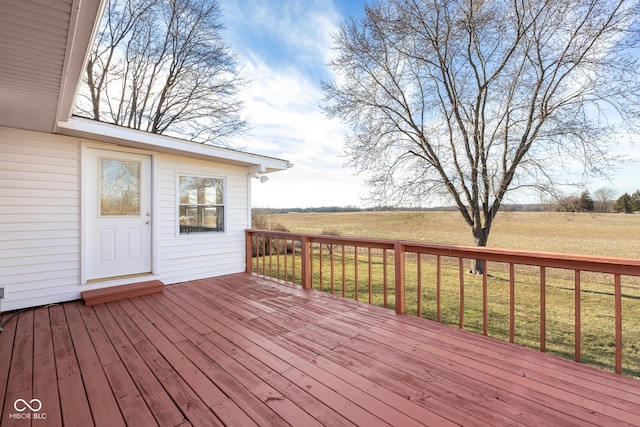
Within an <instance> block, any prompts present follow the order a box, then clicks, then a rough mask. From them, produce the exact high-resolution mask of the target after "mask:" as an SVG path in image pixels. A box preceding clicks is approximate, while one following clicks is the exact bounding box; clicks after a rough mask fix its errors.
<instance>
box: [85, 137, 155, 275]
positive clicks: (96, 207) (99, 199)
mask: <svg viewBox="0 0 640 427" xmlns="http://www.w3.org/2000/svg"><path fill="white" fill-rule="evenodd" d="M84 166H85V167H84V173H83V175H84V179H85V197H84V200H85V202H84V203H85V216H84V219H85V223H84V235H85V239H84V242H85V248H84V253H85V279H86V280H95V279H107V278H114V277H120V276H128V275H134V274H143V273H151V244H152V243H151V218H152V215H151V157H150V156H146V155H141V154H132V153H125V152H119V151H106V150H98V149H94V148H87V150H86V152H85V163H84Z"/></svg>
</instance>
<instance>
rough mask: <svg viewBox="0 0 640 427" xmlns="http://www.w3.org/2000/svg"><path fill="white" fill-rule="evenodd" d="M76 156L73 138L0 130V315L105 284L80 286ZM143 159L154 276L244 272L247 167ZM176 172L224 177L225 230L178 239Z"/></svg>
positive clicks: (177, 278)
mask: <svg viewBox="0 0 640 427" xmlns="http://www.w3.org/2000/svg"><path fill="white" fill-rule="evenodd" d="M91 146H94V147H100V148H104V149H109V147H110V145H104V146H102V145H98V144H96V143H94V142H91ZM80 153H81V145H80V140H78V139H76V138H72V137H64V136H58V135H51V134H46V133H38V132H29V131H22V130H16V129H8V128H0V287H3V288H4V291H5V298H4V299H2V300H0V311H2V312H4V311H9V310H14V309H18V308H23V307H33V306H38V305H43V304H49V303H54V302H61V301H68V300H73V299H77V298H79V297H80V292H81V291H83V290H88V289H94V288H96V287H101V286H104V285H101V284H99V283H94V284H91V285H80V281H81V278H80V277H81V276H80V270H81V268H82V261H81V257H82V254H81V250H80V236H81V230H80V217H81V207H80V200H81V199H80V198H81V195H80V193H81V184H80V169H81V166H80V164H81V160H80ZM148 154H151V155H154V157H155V164H154V168H155V172H154V177H155V178H154V179H155V187H154V205H155V207H156V210H157V212H156V213H155V216H154V218H155V219H156V221H157V224H156V228H155V235H154V238H153V239H154V240H153V242H154V243H153V244H154V273H155V274H156V276H157V277H158V278H159V279H160V280H162V281H164V282H165V283H166V284H170V283H177V282H182V281H188V280H195V279H201V278H205V277H212V276H218V275H223V274H231V273H237V272H241V271H244V268H245V265H244V262H245V258H244V250H245V248H244V244H245V243H244V242H245V240H244V230H245V228H247V227H248V225H249V222H250V221H249V211H248V208H247V207H248V197H249V192H248V180H247V173H248V171H247V168H245V167H239V166H231V165H225V164H219V163H213V162H207V161H202V160H193V159H188V158H184V157H179V156H173V155H167V154H161V153H152V152H148ZM177 174H197V175H208V176H218V177H224V178H225V180H226V204H225V210H226V231H225V232H223V233H194V234H191V235H179V234H178V231H177V215H178V198H177V194H176V193H177V182H176V176H177ZM109 283H110V284H115V282H109Z"/></svg>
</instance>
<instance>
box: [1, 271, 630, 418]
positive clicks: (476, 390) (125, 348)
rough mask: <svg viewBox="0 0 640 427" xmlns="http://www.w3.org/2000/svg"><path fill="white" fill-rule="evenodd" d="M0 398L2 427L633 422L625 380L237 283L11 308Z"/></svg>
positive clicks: (215, 281) (259, 284)
mask: <svg viewBox="0 0 640 427" xmlns="http://www.w3.org/2000/svg"><path fill="white" fill-rule="evenodd" d="M9 316H10V314H9V313H6V314H3V315H2V316H0V317H1V319H2V321H5V320H7V319H8V318H9ZM0 392H2V393H3V398H2V400H1V403H0V414H2V419H1V420H0V424H2V426H3V427H4V426H5V425H7V426H13V425H16V426H28V425H39V424H38V422H37V421H36V420H33V421H30V420H24V419H20V420H18V419H10V418H9V416H10V414H12V413H14V412H15V409H14V402H15V401H16V399H25V400H26V401H29V400H30V399H36V398H37V399H40V400H42V404H43V411H45V410H46V414H47V419H48V421H49V423H50V424H51V423H52V424H51V425H59V424H60V423H61V422H62V423H63V424H64V425H65V426H72V425H83V426H85V425H87V426H90V425H96V426H98V425H125V424H126V425H136V426H147V425H148V426H151V425H162V426H184V427H186V426H202V425H207V426H209V425H213V426H215V425H220V426H222V425H225V426H234V425H235V426H250V425H256V426H283V425H293V426H321V425H329V426H354V425H364V426H367V427H369V426H371V427H373V426H388V425H394V426H418V425H432V426H433V425H435V426H449V425H473V426H482V425H486V426H492V425H514V426H516V425H517V426H521V425H530V426H540V425H567V426H570V425H580V426H588V425H607V426H616V425H620V426H624V425H640V382H639V381H638V380H636V379H632V378H627V377H623V376H620V375H615V374H613V373H609V372H605V371H602V370H598V369H596V368H592V367H589V366H585V365H580V364H578V363H575V362H571V361H567V360H562V359H559V358H556V357H553V356H550V355H546V354H542V353H539V352H536V351H533V350H530V349H526V348H522V347H519V346H516V345H512V344H509V343H504V342H500V341H498V340H495V339H492V338H487V337H483V336H479V335H476V334H473V333H469V332H466V331H460V330H457V329H455V328H451V327H448V326H445V325H441V324H437V323H434V322H431V321H429V320H425V319H419V318H416V317H411V316H398V315H396V314H395V313H394V312H393V311H391V310H385V309H382V308H379V307H372V306H368V305H365V304H361V303H358V302H355V301H350V300H344V299H342V298H340V297H336V296H332V295H328V294H322V293H319V292H316V291H309V290H303V289H301V288H300V287H297V286H293V285H288V284H284V283H281V282H277V281H272V280H267V279H263V278H258V277H256V276H252V275H248V274H236V275H229V276H223V277H219V278H212V279H206V280H198V281H192V282H186V283H182V284H177V285H170V286H167V287H166V288H165V291H164V292H163V293H156V294H151V295H144V296H135V297H132V298H127V299H123V300H119V301H115V302H107V303H104V304H96V305H93V306H85V305H84V304H83V303H82V301H74V302H69V303H65V304H61V305H58V306H52V307H46V308H39V309H35V310H28V311H25V312H23V313H20V314H19V315H18V316H17V317H16V318H14V319H12V320H10V321H9V323H8V324H7V325H6V326H5V328H4V332H3V333H2V334H0Z"/></svg>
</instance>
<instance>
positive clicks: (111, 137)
mask: <svg viewBox="0 0 640 427" xmlns="http://www.w3.org/2000/svg"><path fill="white" fill-rule="evenodd" d="M57 133H59V134H61V135H66V136H72V137H76V138H81V139H89V140H94V141H99V142H106V143H111V144H116V145H119V146H122V147H129V148H137V149H143V150H150V151H155V152H160V153H166V154H174V155H179V156H183V157H188V158H193V159H200V160H207V161H215V162H219V163H224V164H230V165H235V166H243V167H247V168H251V172H252V173H253V172H255V173H259V174H264V173H270V172H276V171H281V170H286V169H289V168H291V167H293V164H291V163H290V162H289V161H287V160H283V159H278V158H275V157H268V156H263V155H259V154H252V153H247V152H243V151H238V150H233V149H229V148H224V147H218V146H213V145H209V144H201V143H197V142H191V141H186V140H182V139H178V138H173V137H170V136H165V135H158V134H153V133H149V132H144V131H140V130H135V129H130V128H126V127H122V126H117V125H113V124H110V123H104V122H99V121H96V120H90V119H85V118H81V117H72V118H70V119H69V120H67V121H61V122H58V131H57ZM254 170H255V171H254Z"/></svg>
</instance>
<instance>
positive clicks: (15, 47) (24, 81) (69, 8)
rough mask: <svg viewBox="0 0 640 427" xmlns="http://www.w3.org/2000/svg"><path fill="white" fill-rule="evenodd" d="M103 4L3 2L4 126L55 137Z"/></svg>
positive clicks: (0, 80)
mask: <svg viewBox="0 0 640 427" xmlns="http://www.w3.org/2000/svg"><path fill="white" fill-rule="evenodd" d="M104 4H106V2H103V1H101V0H82V1H80V0H0V126H6V127H11V128H18V129H27V130H34V131H40V132H53V131H54V130H55V125H56V122H57V121H58V120H59V119H66V118H67V117H68V115H69V114H70V111H71V108H72V107H73V103H74V102H75V94H76V91H77V90H78V87H79V83H80V79H81V75H82V70H83V65H84V61H85V58H86V55H87V51H88V48H89V47H90V43H91V42H92V35H93V31H94V28H95V26H96V23H97V22H98V18H99V15H101V12H102V10H103V9H102V7H103V5H104ZM60 113H61V114H63V115H64V114H67V117H62V116H60Z"/></svg>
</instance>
